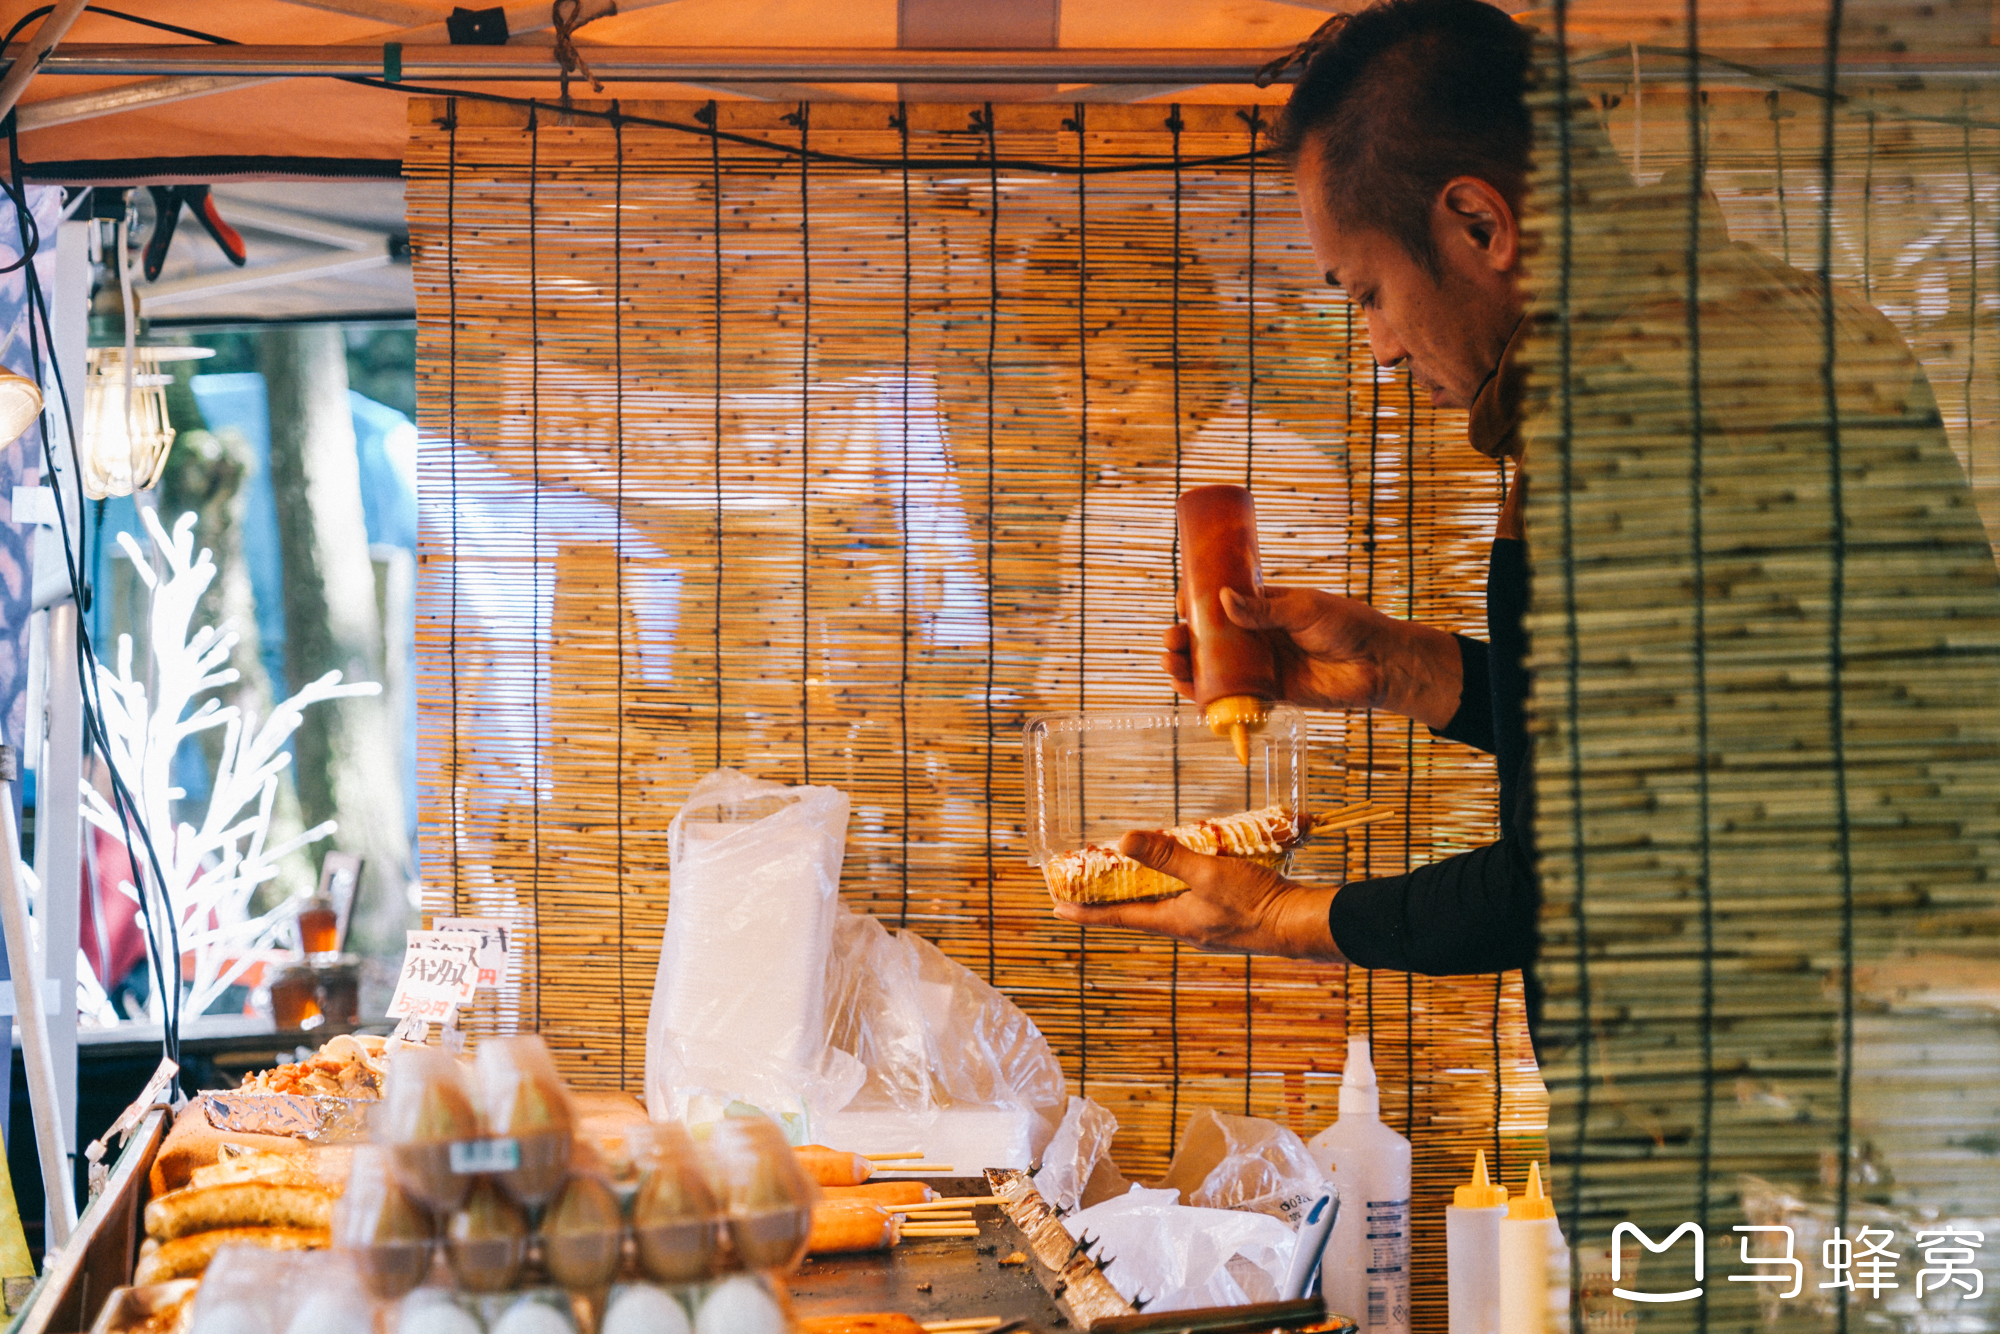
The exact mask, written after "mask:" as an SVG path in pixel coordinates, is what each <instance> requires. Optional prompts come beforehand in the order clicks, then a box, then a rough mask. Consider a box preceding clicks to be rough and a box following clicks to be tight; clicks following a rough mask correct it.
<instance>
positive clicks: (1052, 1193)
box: [1034, 1098, 1118, 1213]
mask: <svg viewBox="0 0 2000 1334" xmlns="http://www.w3.org/2000/svg"><path fill="white" fill-rule="evenodd" d="M1117 1133H1118V1118H1117V1117H1115V1116H1113V1115H1112V1114H1111V1113H1110V1112H1108V1111H1106V1110H1105V1109H1104V1108H1102V1107H1100V1106H1098V1105H1097V1104H1096V1103H1094V1102H1092V1101H1091V1100H1090V1099H1088V1098H1071V1099H1070V1100H1069V1110H1068V1111H1067V1112H1065V1113H1063V1119H1062V1124H1061V1125H1059V1126H1057V1127H1056V1133H1055V1138H1053V1139H1051V1140H1050V1141H1049V1144H1048V1147H1047V1148H1046V1149H1044V1150H1042V1170H1041V1171H1039V1172H1037V1173H1035V1178H1034V1180H1035V1189H1036V1190H1038V1191H1040V1192H1041V1193H1042V1198H1043V1199H1045V1200H1047V1201H1048V1202H1049V1205H1050V1207H1052V1208H1054V1209H1058V1210H1060V1211H1062V1212H1063V1213H1068V1212H1069V1211H1070V1210H1072V1209H1074V1208H1076V1206H1077V1205H1078V1204H1079V1203H1081V1202H1082V1200H1083V1190H1084V1187H1085V1186H1088V1185H1089V1184H1090V1174H1091V1173H1092V1172H1095V1171H1096V1170H1097V1165H1098V1164H1099V1163H1100V1162H1102V1161H1104V1157H1105V1155H1106V1154H1108V1153H1110V1152H1111V1139H1112V1136H1114V1135H1116V1134H1117Z"/></svg>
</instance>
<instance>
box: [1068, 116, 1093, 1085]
mask: <svg viewBox="0 0 2000 1334" xmlns="http://www.w3.org/2000/svg"><path fill="white" fill-rule="evenodd" d="M1063 127H1064V128H1065V129H1070V130H1074V131H1076V162H1077V166H1078V168H1081V167H1082V166H1083V165H1084V154H1085V153H1086V152H1087V151H1088V145H1086V144H1085V143H1084V139H1083V130H1084V121H1083V103H1081V102H1078V103H1076V104H1075V111H1074V113H1073V114H1072V116H1071V118H1070V119H1069V120H1067V121H1065V122H1063ZM1085 179H1086V178H1085V177H1084V175H1083V174H1082V172H1081V170H1079V171H1078V174H1077V178H1076V387H1077V394H1078V410H1077V427H1076V446H1077V450H1076V529H1077V538H1076V541H1077V558H1076V613H1077V614H1076V707H1077V711H1078V712H1079V713H1081V712H1082V711H1083V710H1084V709H1086V708H1088V707H1089V705H1088V702H1087V698H1086V696H1087V693H1088V692H1087V687H1088V685H1089V680H1090V659H1089V657H1088V656H1087V653H1086V650H1087V649H1088V647H1089V633H1090V585H1089V583H1088V575H1087V574H1086V571H1088V570H1089V569H1090V333H1089V325H1088V323H1087V322H1086V320H1085V311H1086V309H1087V308H1088V307H1089V304H1090V280H1089V269H1090V214H1089V207H1088V196H1087V194H1086V192H1085V190H1084V181H1085ZM1078 788H1079V791H1080V790H1081V788H1082V784H1078ZM1089 994H1090V928H1089V927H1087V926H1084V925H1082V924H1081V923H1079V924H1078V925H1077V928H1076V1043H1077V1074H1076V1091H1077V1096H1079V1097H1082V1096H1083V1095H1084V1092H1085V1090H1086V1089H1088V1088H1089V1087H1090V1010H1089V1003H1088V997H1089Z"/></svg>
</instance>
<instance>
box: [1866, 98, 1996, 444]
mask: <svg viewBox="0 0 2000 1334" xmlns="http://www.w3.org/2000/svg"><path fill="white" fill-rule="evenodd" d="M1867 119H1868V158H1867V165H1866V166H1864V167H1863V168H1862V174H1861V299H1862V300H1864V301H1866V302H1868V303H1869V304H1870V305H1873V304H1874V303H1875V272H1874V265H1873V263H1872V259H1873V251H1874V248H1875V245H1874V240H1875V238H1874V236H1873V235H1872V232H1873V228H1874V223H1875V217H1874V213H1875V113H1874V112H1872V111H1870V112H1868V113H1867ZM1967 480H1968V481H1969V480H1970V478H1969V477H1968V479H1967Z"/></svg>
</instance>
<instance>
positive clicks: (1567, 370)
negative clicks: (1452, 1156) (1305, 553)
mask: <svg viewBox="0 0 2000 1334" xmlns="http://www.w3.org/2000/svg"><path fill="white" fill-rule="evenodd" d="M1555 44H1556V151H1557V154H1558V158H1559V161H1558V162H1557V167H1556V171H1557V179H1558V181H1559V185H1558V189H1557V195H1556V200H1555V203H1556V208H1557V210H1558V215H1557V237H1556V287H1555V298H1556V385H1557V395H1558V401H1559V403H1560V407H1559V410H1558V418H1557V432H1556V449H1557V459H1558V467H1559V470H1560V477H1561V483H1560V487H1561V494H1562V515H1561V524H1562V606H1563V631H1562V633H1563V645H1564V650H1565V652H1564V658H1565V662H1564V665H1563V667H1564V685H1565V687H1566V693H1567V696H1568V697H1567V699H1565V701H1564V704H1565V709H1564V723H1565V726H1566V727H1567V729H1568V735H1567V737H1566V738H1565V740H1566V741H1567V742H1568V745H1569V775H1568V776H1569V784H1568V786H1569V801H1570V866H1571V873H1572V874H1573V875H1574V876H1575V884H1574V886H1573V888H1572V893H1573V894H1574V896H1575V909H1574V911H1575V917H1576V990H1577V1025H1576V1047H1577V1096H1576V1127H1575V1131H1574V1133H1573V1139H1572V1144H1571V1150H1570V1199H1569V1217H1568V1219H1567V1220H1566V1221H1565V1226H1564V1232H1565V1235H1567V1236H1571V1237H1575V1236H1580V1235H1582V1234H1581V1233H1580V1232H1579V1231H1578V1230H1577V1229H1578V1228H1580V1227H1581V1226H1582V1224H1583V1161H1584V1145H1585V1141H1586V1140H1587V1138H1588V1131H1589V1127H1590V1100H1591V1099H1590V1093H1591V1089H1590V1078H1591V1072H1590V1024H1591V1017H1590V924H1589V916H1588V913H1587V912H1586V910H1585V907H1584V884H1585V881H1584V877H1585V873H1586V871H1587V869H1588V867H1587V861H1588V855H1587V853H1586V851H1585V848H1584V835H1583V738H1582V736H1581V735H1580V729H1581V727H1582V714H1583V705H1582V700H1581V698H1580V696H1581V692H1582V674H1583V668H1582V655H1583V637H1582V631H1581V629H1580V627H1579V624H1578V613H1577V605H1576V512H1575V510H1576V506H1575V495H1574V492H1575V483H1576V457H1575V455H1576V434H1575V431H1576V414H1575V402H1574V388H1575V386H1574V383H1573V381H1572V379H1571V374H1572V363H1573V357H1572V347H1573V330H1572V328H1571V310H1570V288H1571V282H1572V279H1573V269H1574V267H1575V262H1576V233H1575V223H1576V218H1575V210H1576V193H1575V182H1574V180H1573V179H1572V166H1573V164H1572V162H1571V160H1570V153H1571V148H1572V145H1571V133H1570V131H1571V124H1570V117H1571V114H1572V112H1573V108H1572V107H1571V106H1570V96H1571V94H1570V77H1569V0H1555ZM1582 1278H1583V1267H1582V1266H1581V1265H1572V1266H1571V1267H1570V1280H1569V1281H1570V1295H1569V1318H1570V1331H1571V1334H1583V1299H1582V1291H1581V1287H1580V1284H1581V1281H1582Z"/></svg>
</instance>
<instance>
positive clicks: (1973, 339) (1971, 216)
mask: <svg viewBox="0 0 2000 1334" xmlns="http://www.w3.org/2000/svg"><path fill="white" fill-rule="evenodd" d="M1959 136H1960V140H1961V143H1962V151H1963V152H1964V155H1965V217H1966V227H1965V236H1966V242H1967V244H1968V245H1970V246H1971V247H1972V253H1971V255H1970V256H1969V262H1968V263H1967V265H1966V278H1967V281H1968V284H1969V288H1968V290H1967V292H1966V297H1965V482H1966V485H1967V486H1968V487H1970V486H1971V485H1972V479H1973V478H1975V477H1977V476H1978V475H1979V469H1978V467H1977V466H1976V465H1975V463H1974V460H1973V453H1972V446H1973V443H1974V441H1973V426H1972V376H1973V370H1974V368H1975V367H1976V366H1977V365H1978V364H1979V189H1978V186H1977V184H1976V183H1975V182H1974V180H1973V175H1972V127H1971V126H1969V125H1966V126H1960V127H1959ZM1820 207H1821V208H1827V207H1830V205H1828V204H1825V203H1822V204H1821V205H1820Z"/></svg>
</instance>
